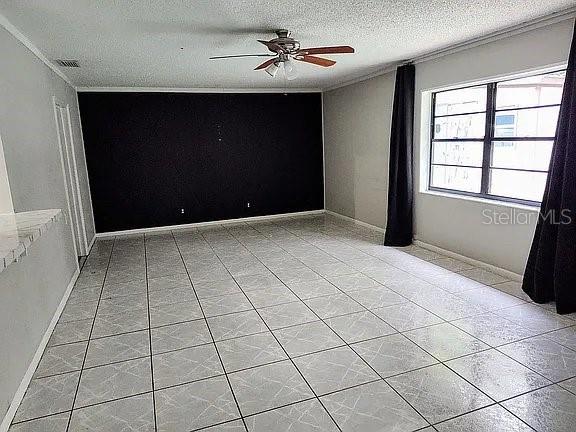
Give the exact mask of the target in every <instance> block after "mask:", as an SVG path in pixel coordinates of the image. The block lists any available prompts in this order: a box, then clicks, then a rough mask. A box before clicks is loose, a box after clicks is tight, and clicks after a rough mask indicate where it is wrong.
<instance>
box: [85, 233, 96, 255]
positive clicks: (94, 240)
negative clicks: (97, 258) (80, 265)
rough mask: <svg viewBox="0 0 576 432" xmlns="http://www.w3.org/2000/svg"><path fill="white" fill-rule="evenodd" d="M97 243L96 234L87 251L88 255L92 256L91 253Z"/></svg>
mask: <svg viewBox="0 0 576 432" xmlns="http://www.w3.org/2000/svg"><path fill="white" fill-rule="evenodd" d="M95 242H96V234H94V236H93V237H92V240H91V241H90V244H89V245H88V251H87V253H86V255H90V251H91V250H92V246H94V243H95Z"/></svg>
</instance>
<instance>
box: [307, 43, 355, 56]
mask: <svg viewBox="0 0 576 432" xmlns="http://www.w3.org/2000/svg"><path fill="white" fill-rule="evenodd" d="M353 52H354V48H352V47H351V46H347V45H342V46H327V47H317V48H300V50H298V54H303V55H308V54H352V53H353Z"/></svg>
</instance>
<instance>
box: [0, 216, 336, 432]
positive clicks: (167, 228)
mask: <svg viewBox="0 0 576 432" xmlns="http://www.w3.org/2000/svg"><path fill="white" fill-rule="evenodd" d="M319 214H324V209H322V210H310V211H303V212H294V213H281V214H275V215H267V216H252V217H246V218H238V219H223V220H217V221H209V222H196V223H189V224H181V225H166V226H160V227H151V228H138V229H131V230H122V231H110V232H103V233H97V234H96V237H97V238H110V237H115V236H118V235H127V234H145V233H153V232H162V231H172V230H179V229H187V228H199V227H205V226H212V225H228V224H234V223H239V222H258V221H270V220H275V219H283V218H287V217H297V216H313V215H319ZM0 432H1V431H0Z"/></svg>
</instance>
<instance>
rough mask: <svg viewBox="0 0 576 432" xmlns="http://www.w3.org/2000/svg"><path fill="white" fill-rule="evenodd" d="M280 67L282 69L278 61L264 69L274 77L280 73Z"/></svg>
mask: <svg viewBox="0 0 576 432" xmlns="http://www.w3.org/2000/svg"><path fill="white" fill-rule="evenodd" d="M278 69H280V67H279V66H278V65H277V64H276V63H272V64H271V65H270V66H268V67H267V68H266V69H264V71H265V72H266V73H267V74H268V75H270V76H271V77H272V78H274V77H275V76H276V74H277V73H278Z"/></svg>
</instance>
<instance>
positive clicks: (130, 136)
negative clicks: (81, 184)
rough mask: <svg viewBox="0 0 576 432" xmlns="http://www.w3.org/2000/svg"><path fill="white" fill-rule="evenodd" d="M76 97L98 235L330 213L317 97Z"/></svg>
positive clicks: (94, 94) (91, 94)
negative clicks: (301, 213)
mask: <svg viewBox="0 0 576 432" xmlns="http://www.w3.org/2000/svg"><path fill="white" fill-rule="evenodd" d="M78 97H79V102H80V114H81V118H82V129H83V134H84V145H85V147H86V159H87V165H88V176H89V180H90V189H91V194H92V204H93V207H94V217H95V220H96V231H97V232H108V231H118V230H127V229H135V228H148V227H157V226H165V225H176V224H185V223H193V222H205V221H214V220H222V219H233V218H241V217H249V216H261V215H272V214H278V213H290V212H298V211H307V210H317V209H321V208H323V202H324V196H323V189H324V187H323V156H322V102H321V95H320V94H319V93H289V94H269V93H258V94H255V93H250V94H244V93H234V94H231V93H218V94H200V93H125V92H116V93H102V92H82V93H79V95H78ZM248 203H250V207H248ZM181 209H184V213H182V210H181Z"/></svg>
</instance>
